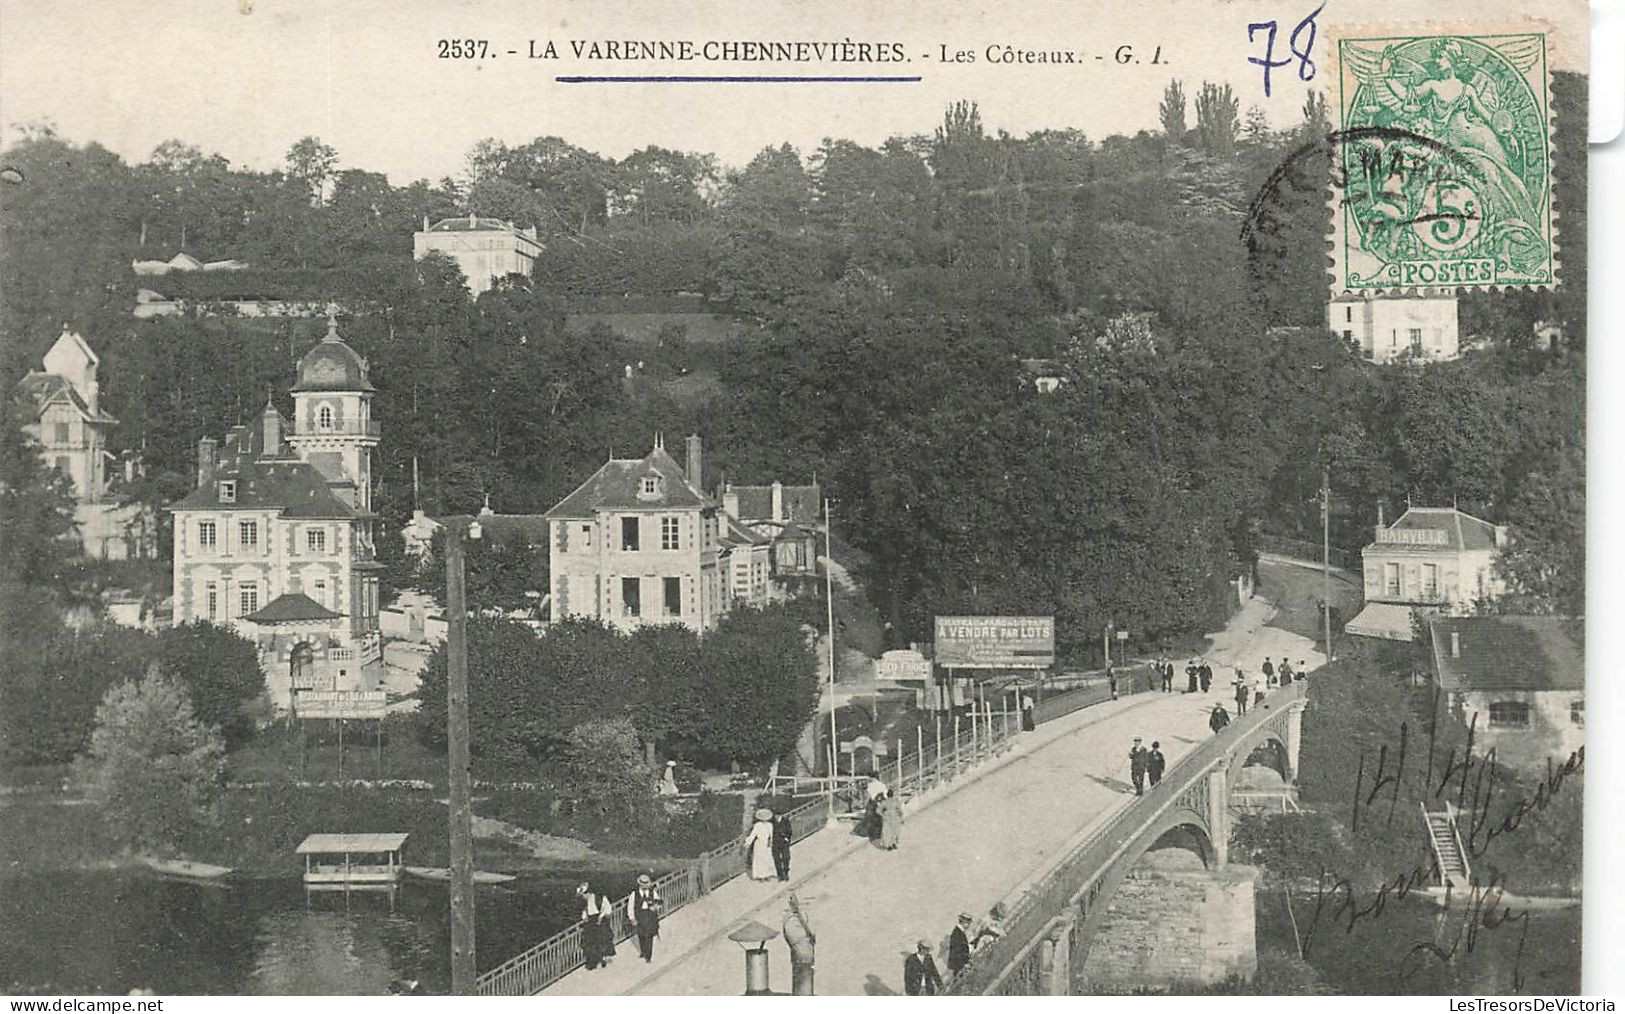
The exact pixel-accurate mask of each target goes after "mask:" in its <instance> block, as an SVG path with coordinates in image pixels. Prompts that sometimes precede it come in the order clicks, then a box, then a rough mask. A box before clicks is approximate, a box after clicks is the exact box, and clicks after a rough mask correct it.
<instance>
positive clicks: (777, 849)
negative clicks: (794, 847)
mask: <svg viewBox="0 0 1625 1014" xmlns="http://www.w3.org/2000/svg"><path fill="white" fill-rule="evenodd" d="M794 835H795V829H794V828H793V827H791V826H790V814H789V813H788V812H785V813H775V814H774V815H773V868H774V869H775V870H777V871H778V874H779V879H780V880H789V879H790V840H791V838H793V837H794Z"/></svg>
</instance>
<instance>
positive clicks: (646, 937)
mask: <svg viewBox="0 0 1625 1014" xmlns="http://www.w3.org/2000/svg"><path fill="white" fill-rule="evenodd" d="M663 907H665V902H663V901H661V900H660V892H659V891H657V890H655V882H654V879H653V878H652V877H650V876H649V875H648V874H647V873H643V874H639V876H638V889H637V890H636V891H633V892H632V897H631V898H629V899H628V900H627V902H626V918H627V921H628V922H630V923H631V924H632V925H633V927H634V928H635V929H636V930H637V934H638V953H639V954H641V955H643V960H644V961H653V960H654V956H655V937H657V936H659V935H660V910H661V909H662V908H663Z"/></svg>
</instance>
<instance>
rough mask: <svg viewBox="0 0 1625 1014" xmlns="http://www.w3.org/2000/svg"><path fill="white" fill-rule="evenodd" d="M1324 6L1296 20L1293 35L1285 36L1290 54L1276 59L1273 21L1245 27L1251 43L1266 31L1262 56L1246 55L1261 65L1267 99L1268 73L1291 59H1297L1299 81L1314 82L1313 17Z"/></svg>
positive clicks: (1250, 60) (1249, 61)
mask: <svg viewBox="0 0 1625 1014" xmlns="http://www.w3.org/2000/svg"><path fill="white" fill-rule="evenodd" d="M1325 9H1326V4H1325V3H1324V2H1322V3H1321V5H1320V6H1319V7H1316V8H1315V9H1314V10H1312V11H1310V12H1309V16H1308V17H1306V18H1304V19H1303V20H1302V21H1300V22H1298V27H1296V28H1294V29H1292V34H1291V35H1289V36H1287V48H1288V49H1289V50H1291V52H1292V55H1291V56H1283V57H1281V58H1280V59H1279V60H1277V59H1276V58H1275V34H1276V26H1275V22H1273V21H1260V22H1258V23H1256V24H1251V25H1248V26H1247V41H1248V42H1252V41H1253V39H1254V38H1255V37H1256V36H1257V35H1258V33H1259V32H1264V33H1265V35H1264V56H1263V58H1262V59H1260V58H1259V57H1256V56H1249V57H1248V58H1247V62H1248V63H1251V64H1256V65H1257V66H1260V67H1263V68H1264V95H1265V97H1266V98H1267V97H1268V96H1269V94H1270V72H1271V71H1273V70H1274V69H1275V68H1277V67H1285V66H1286V65H1288V64H1290V63H1291V62H1292V61H1293V59H1294V58H1295V59H1296V60H1297V61H1298V80H1299V81H1313V80H1314V79H1315V61H1314V52H1315V18H1316V17H1318V16H1319V15H1320V12H1321V11H1323V10H1325Z"/></svg>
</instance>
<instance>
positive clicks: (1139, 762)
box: [1128, 736, 1147, 796]
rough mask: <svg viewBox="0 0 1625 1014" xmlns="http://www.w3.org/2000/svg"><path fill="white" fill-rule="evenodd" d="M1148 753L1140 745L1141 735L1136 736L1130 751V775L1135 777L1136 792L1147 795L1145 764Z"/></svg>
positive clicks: (1138, 794)
mask: <svg viewBox="0 0 1625 1014" xmlns="http://www.w3.org/2000/svg"><path fill="white" fill-rule="evenodd" d="M1146 760H1147V754H1146V749H1145V747H1143V746H1141V745H1140V737H1138V736H1135V737H1134V746H1132V747H1131V748H1130V749H1129V752H1128V772H1129V777H1130V778H1132V779H1134V794H1135V795H1136V796H1143V795H1145V765H1146Z"/></svg>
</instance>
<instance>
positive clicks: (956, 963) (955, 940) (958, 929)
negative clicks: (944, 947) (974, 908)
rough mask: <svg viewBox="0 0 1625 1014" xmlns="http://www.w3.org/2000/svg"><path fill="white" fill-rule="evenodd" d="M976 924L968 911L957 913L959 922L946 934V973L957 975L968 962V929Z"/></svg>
mask: <svg viewBox="0 0 1625 1014" xmlns="http://www.w3.org/2000/svg"><path fill="white" fill-rule="evenodd" d="M974 925H976V920H974V919H972V918H971V917H970V913H969V912H961V913H959V922H958V923H957V924H956V925H955V926H954V931H953V932H952V933H950V934H948V974H949V975H950V976H954V975H958V974H959V970H960V969H962V968H964V967H965V966H966V965H968V964H970V931H971V927H972V926H974Z"/></svg>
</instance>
